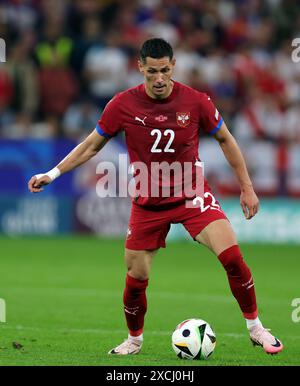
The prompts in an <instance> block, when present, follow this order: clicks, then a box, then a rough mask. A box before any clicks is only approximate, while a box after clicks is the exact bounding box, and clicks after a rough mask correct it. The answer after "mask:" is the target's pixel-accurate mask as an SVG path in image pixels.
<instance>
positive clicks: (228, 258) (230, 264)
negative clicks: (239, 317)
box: [218, 245, 258, 320]
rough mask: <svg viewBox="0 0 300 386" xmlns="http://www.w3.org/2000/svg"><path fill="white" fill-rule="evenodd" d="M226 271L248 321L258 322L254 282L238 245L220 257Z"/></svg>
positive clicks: (233, 291)
mask: <svg viewBox="0 0 300 386" xmlns="http://www.w3.org/2000/svg"><path fill="white" fill-rule="evenodd" d="M218 258H219V260H220V262H221V263H222V265H223V267H224V268H225V270H226V273H227V277H228V281H229V285H230V288H231V292H232V294H233V296H234V297H235V298H236V300H237V302H238V304H239V306H240V309H241V310H242V313H243V315H244V317H245V319H246V320H247V319H248V320H258V318H257V315H258V312H257V304H256V296H255V290H254V282H253V278H252V275H251V272H250V269H249V268H248V266H247V264H246V263H245V261H244V259H243V257H242V254H241V251H240V249H239V246H238V245H233V246H232V247H230V248H228V249H226V250H225V251H223V252H222V253H221V254H220V255H219V256H218Z"/></svg>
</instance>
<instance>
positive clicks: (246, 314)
mask: <svg viewBox="0 0 300 386" xmlns="http://www.w3.org/2000/svg"><path fill="white" fill-rule="evenodd" d="M243 315H244V318H245V319H249V320H254V319H256V318H257V317H258V310H257V308H256V310H255V311H253V312H243Z"/></svg>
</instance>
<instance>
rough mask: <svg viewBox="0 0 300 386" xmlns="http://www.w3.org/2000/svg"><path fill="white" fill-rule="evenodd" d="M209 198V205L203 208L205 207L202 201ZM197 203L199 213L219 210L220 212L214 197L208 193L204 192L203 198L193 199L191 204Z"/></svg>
mask: <svg viewBox="0 0 300 386" xmlns="http://www.w3.org/2000/svg"><path fill="white" fill-rule="evenodd" d="M209 197H210V198H211V203H210V204H208V205H206V206H204V205H205V203H204V199H205V198H209ZM197 202H199V209H200V211H201V213H203V212H206V211H207V210H208V209H212V210H219V211H220V212H221V207H220V205H219V204H217V202H216V199H215V197H214V196H213V195H212V194H211V193H210V192H205V193H204V195H203V197H199V196H197V197H195V198H194V199H193V204H194V205H196V204H197Z"/></svg>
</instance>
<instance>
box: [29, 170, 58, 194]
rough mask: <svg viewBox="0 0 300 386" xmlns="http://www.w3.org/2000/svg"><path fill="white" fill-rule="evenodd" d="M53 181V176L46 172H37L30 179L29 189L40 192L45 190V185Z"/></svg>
mask: <svg viewBox="0 0 300 386" xmlns="http://www.w3.org/2000/svg"><path fill="white" fill-rule="evenodd" d="M51 182H52V180H51V178H50V177H49V176H47V175H46V174H37V175H36V176H33V177H31V179H30V180H29V182H28V189H29V190H30V192H31V193H40V192H42V191H43V186H45V185H48V184H50V183H51Z"/></svg>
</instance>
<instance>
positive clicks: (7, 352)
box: [0, 236, 300, 366]
mask: <svg viewBox="0 0 300 386" xmlns="http://www.w3.org/2000/svg"><path fill="white" fill-rule="evenodd" d="M241 248H242V251H243V254H244V256H245V259H246V261H247V262H248V264H249V266H250V267H251V269H252V272H253V275H254V277H255V282H256V292H257V297H258V303H259V309H260V317H261V320H262V321H263V323H264V324H265V326H266V327H270V328H272V331H273V332H274V334H276V335H277V336H278V337H279V338H280V339H281V340H282V341H283V343H284V345H285V349H284V351H283V352H282V353H280V354H279V355H277V356H268V355H266V354H265V353H264V352H263V351H262V349H261V348H258V347H256V348H254V347H252V345H251V343H250V341H249V337H248V334H247V331H246V328H245V322H244V320H243V318H242V317H241V313H240V311H239V308H238V306H237V304H236V302H235V299H234V298H233V297H232V295H231V293H230V290H229V286H228V283H227V279H226V275H225V272H224V270H223V268H222V266H221V265H220V263H219V262H218V261H217V259H216V258H215V257H214V256H213V255H212V254H211V253H210V252H209V251H208V250H207V249H205V248H204V247H202V246H200V245H198V244H196V243H193V242H180V243H170V242H169V244H168V247H167V248H166V249H162V250H160V251H159V253H158V254H157V256H156V257H155V259H154V262H153V268H152V273H151V277H150V281H149V288H148V313H147V317H146V323H145V332H144V338H145V340H144V347H143V350H142V352H141V353H140V354H139V355H136V356H130V357H125V358H124V357H116V356H108V355H107V351H108V350H110V349H111V348H113V347H114V346H115V345H117V344H119V343H120V342H122V341H123V339H124V338H125V337H126V335H127V331H126V327H125V321H124V316H123V309H122V292H123V286H124V280H125V272H126V269H125V264H124V261H123V241H116V240H101V239H97V238H94V237H78V236H76V237H69V238H68V237H66V238H64V237H63V238H24V239H21V238H20V239H19V238H11V239H8V238H4V237H2V238H0V298H2V299H5V301H6V313H7V321H6V323H0V365H100V366H101V365H102V366H108V365H110V366H121V365H122V366H123V365H134V366H147V365H159V366H160V365H161V366H168V365H169V366H185V365H188V366H190V365H196V366H206V365H211V366H214V365H227V366H230V365H279V366H280V365H285V366H286V365H299V364H300V323H295V322H293V321H292V317H291V315H292V311H293V307H292V305H291V303H292V300H293V299H294V298H299V297H300V287H299V272H300V258H299V247H298V246H296V245H295V246H293V245H286V246H285V245H282V246H280V245H278V246H270V245H256V246H254V245H242V246H241ZM299 314H300V312H298V315H299ZM187 318H201V319H204V320H206V321H208V322H209V323H210V324H211V325H212V327H213V329H214V330H215V333H216V335H217V346H216V349H215V352H214V354H213V355H212V356H211V357H210V359H209V360H208V361H184V360H180V359H178V358H177V357H176V355H175V353H174V352H173V350H172V347H171V343H170V338H171V334H172V331H173V329H174V328H175V326H176V325H177V324H178V323H179V322H181V321H182V320H184V319H187ZM13 342H17V343H20V344H21V345H22V346H23V348H21V349H17V348H14V347H13Z"/></svg>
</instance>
